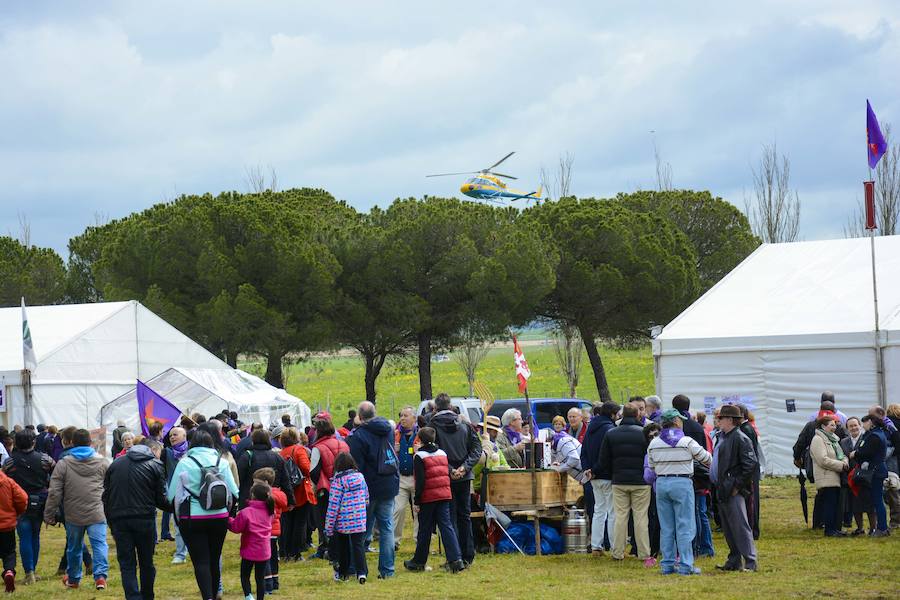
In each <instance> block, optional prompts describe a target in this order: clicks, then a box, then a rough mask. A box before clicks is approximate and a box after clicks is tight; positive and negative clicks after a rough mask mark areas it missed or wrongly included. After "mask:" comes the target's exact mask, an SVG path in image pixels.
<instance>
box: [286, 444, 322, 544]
mask: <svg viewBox="0 0 900 600" xmlns="http://www.w3.org/2000/svg"><path fill="white" fill-rule="evenodd" d="M301 435H303V434H302V433H300V432H299V431H297V430H296V429H295V428H293V427H288V428H287V429H285V430H284V433H282V434H281V443H282V445H283V446H284V447H283V448H282V449H281V457H282V458H283V459H284V460H286V461H287V460H289V461H291V462H292V463H294V464H295V465H296V466H297V469H298V470H299V471H300V474H301V475H302V476H303V481H302V482H300V485H298V486H297V487H295V488H294V490H293V494H294V508H293V510H290V511H288V512H286V513H284V517H283V519H282V525H283V528H282V535H281V540H282V545H281V547H282V550H283V551H284V554H285V560H293V561H300V560H303V554H302V552H303V551H304V550H305V549H306V548H305V547H304V545H305V544H306V537H307V532H306V524H307V522H308V520H309V511H310V507H312V506H313V505H314V504H315V503H316V493H315V491H314V490H313V485H312V481H311V480H310V478H309V451H308V450H307V449H306V446H304V445H303V444H302V443H301V442H300V436H301ZM303 437H306V436H305V435H304V436H303Z"/></svg>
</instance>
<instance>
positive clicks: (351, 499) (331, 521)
mask: <svg viewBox="0 0 900 600" xmlns="http://www.w3.org/2000/svg"><path fill="white" fill-rule="evenodd" d="M388 429H390V425H388ZM351 437H355V434H354V436H351ZM368 503H369V490H368V488H367V487H366V479H365V477H363V476H362V474H361V473H360V472H359V471H356V470H354V469H347V470H346V471H341V472H339V473H335V475H334V478H333V479H332V480H331V495H330V496H329V497H328V509H327V510H326V511H325V535H327V536H328V537H331V536H332V534H333V533H335V532H337V533H364V532H365V531H366V505H367V504H368Z"/></svg>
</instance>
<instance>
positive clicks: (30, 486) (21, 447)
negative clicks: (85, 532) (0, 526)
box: [3, 430, 55, 585]
mask: <svg viewBox="0 0 900 600" xmlns="http://www.w3.org/2000/svg"><path fill="white" fill-rule="evenodd" d="M54 465H55V463H54V462H53V459H52V458H50V457H49V456H48V455H47V454H44V453H42V452H38V451H37V450H36V449H35V439H34V434H32V433H31V432H30V431H28V430H25V431H20V432H19V433H17V434H16V436H15V448H14V449H13V451H12V454H10V456H9V458H8V459H7V460H6V461H5V462H4V463H3V472H4V473H6V474H7V475H8V476H9V477H10V479H12V480H13V481H15V482H16V483H17V484H18V485H19V487H21V488H22V489H23V490H25V493H26V494H27V495H28V507H27V510H26V511H25V513H24V514H23V515H21V516H20V517H19V518H18V521H17V523H16V532H17V533H18V534H19V554H20V555H21V556H22V570H23V571H25V585H31V584H32V583H34V582H35V576H34V571H35V569H36V568H37V563H38V556H39V555H40V551H41V524H42V522H43V519H44V506H45V505H46V503H47V493H48V492H47V488H48V487H49V485H50V473H51V472H52V471H53V466H54Z"/></svg>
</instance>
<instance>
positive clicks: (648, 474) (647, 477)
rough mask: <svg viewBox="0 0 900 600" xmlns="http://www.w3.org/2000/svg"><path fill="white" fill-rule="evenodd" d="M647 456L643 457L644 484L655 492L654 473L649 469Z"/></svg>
mask: <svg viewBox="0 0 900 600" xmlns="http://www.w3.org/2000/svg"><path fill="white" fill-rule="evenodd" d="M649 458H650V457H649V455H648V454H645V455H644V482H645V483H649V484H650V485H651V486H652V487H653V489H654V490H656V471H654V470H653V469H651V468H650V460H649Z"/></svg>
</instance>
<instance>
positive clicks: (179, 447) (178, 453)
mask: <svg viewBox="0 0 900 600" xmlns="http://www.w3.org/2000/svg"><path fill="white" fill-rule="evenodd" d="M187 451H188V443H187V440H185V441H183V442H181V443H180V444H175V445H174V446H172V453H173V454H174V455H175V460H181V457H182V456H184V453H185V452H187Z"/></svg>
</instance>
